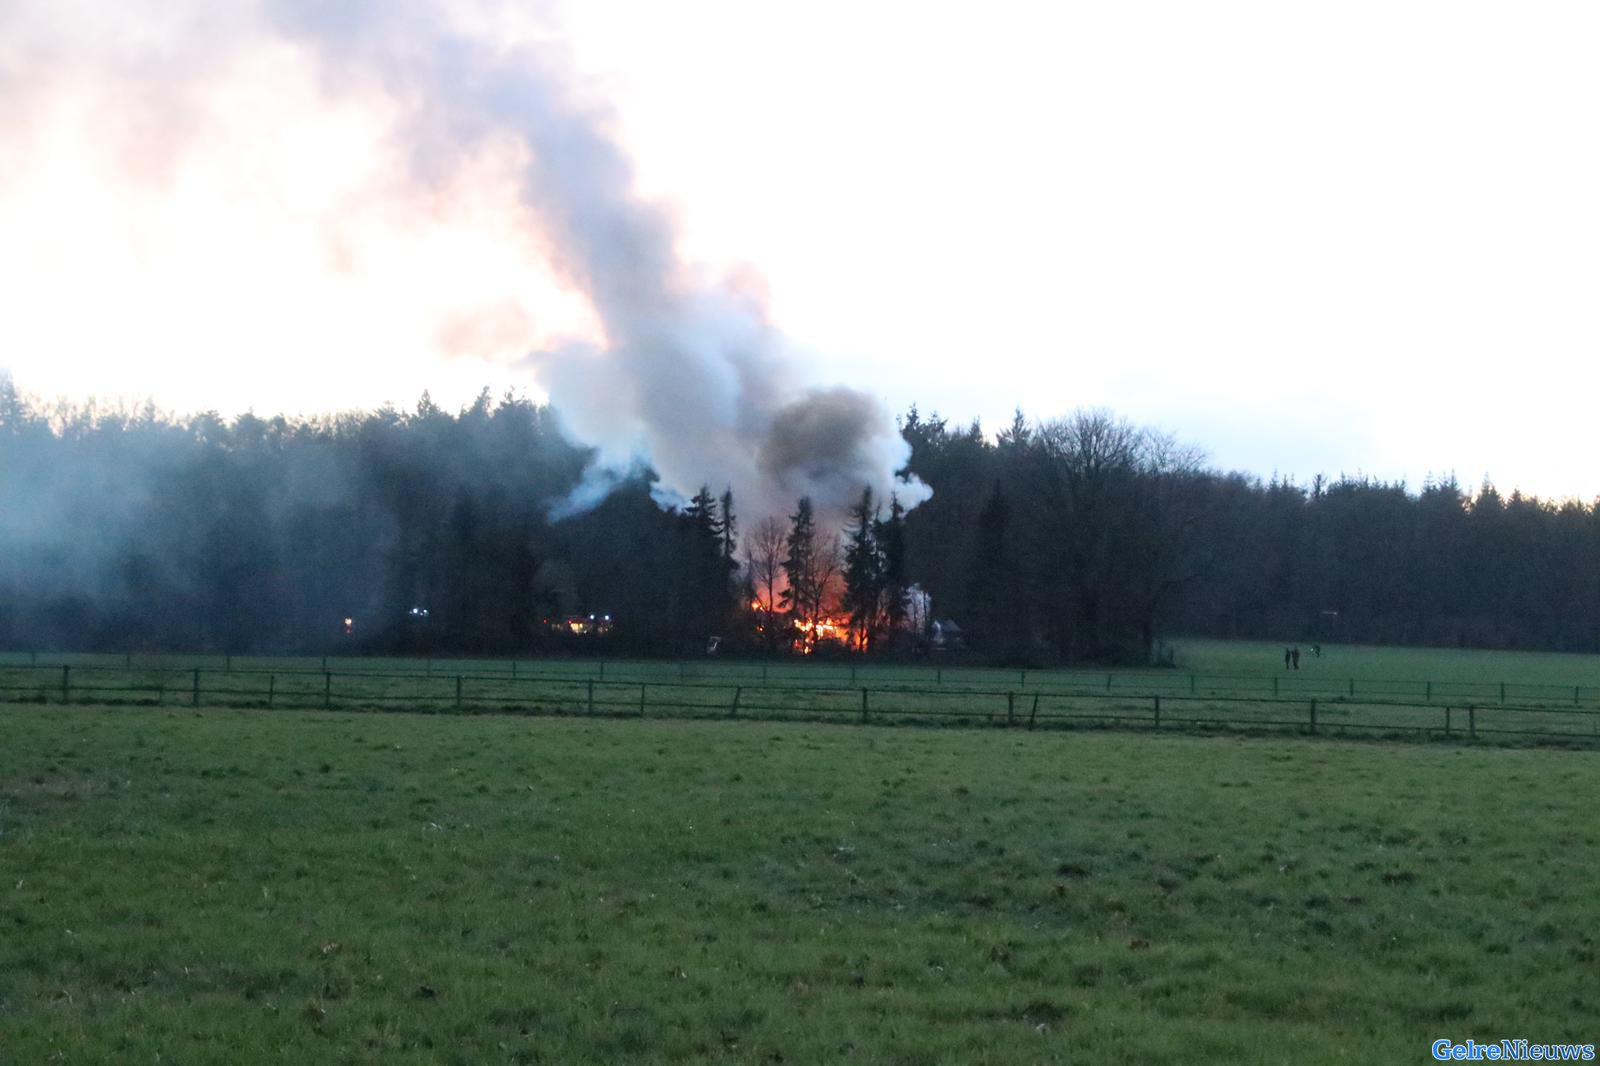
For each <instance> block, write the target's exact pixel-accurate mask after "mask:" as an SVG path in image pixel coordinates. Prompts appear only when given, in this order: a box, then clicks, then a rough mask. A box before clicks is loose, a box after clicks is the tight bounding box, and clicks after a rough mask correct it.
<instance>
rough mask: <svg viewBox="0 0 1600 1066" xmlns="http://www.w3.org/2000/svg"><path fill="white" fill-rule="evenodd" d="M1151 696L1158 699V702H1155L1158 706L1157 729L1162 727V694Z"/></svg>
mask: <svg viewBox="0 0 1600 1066" xmlns="http://www.w3.org/2000/svg"><path fill="white" fill-rule="evenodd" d="M1150 698H1151V699H1153V700H1155V701H1156V704H1155V706H1156V725H1155V727H1156V728H1157V729H1160V728H1161V697H1160V696H1151V697H1150Z"/></svg>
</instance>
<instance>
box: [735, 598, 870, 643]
mask: <svg viewBox="0 0 1600 1066" xmlns="http://www.w3.org/2000/svg"><path fill="white" fill-rule="evenodd" d="M750 610H751V612H752V613H753V614H754V615H755V616H756V618H755V627H756V632H757V633H765V632H766V631H767V626H768V625H769V624H774V623H776V624H777V625H779V626H780V628H781V627H783V626H785V625H786V626H787V627H788V629H789V630H792V631H793V633H794V640H793V646H794V650H795V651H797V652H799V653H800V654H802V655H810V654H811V652H812V651H813V650H814V649H815V648H816V646H817V645H818V644H820V643H822V642H823V641H829V640H833V641H839V642H840V643H844V644H849V645H850V646H852V647H854V646H855V634H854V633H853V632H852V631H851V629H850V620H849V619H848V618H844V617H840V616H836V615H821V616H819V617H817V618H815V619H810V618H796V619H793V620H792V621H791V620H788V619H787V618H786V617H785V616H784V612H783V611H782V609H781V608H775V607H773V606H772V605H770V604H766V603H762V602H761V601H760V600H759V599H754V600H751V601H750Z"/></svg>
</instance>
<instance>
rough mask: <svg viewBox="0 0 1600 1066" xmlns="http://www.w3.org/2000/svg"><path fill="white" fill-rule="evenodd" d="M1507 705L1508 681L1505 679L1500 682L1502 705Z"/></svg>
mask: <svg viewBox="0 0 1600 1066" xmlns="http://www.w3.org/2000/svg"><path fill="white" fill-rule="evenodd" d="M1505 705H1506V683H1505V682H1504V681H1502V682H1500V706H1502V707H1504V706H1505Z"/></svg>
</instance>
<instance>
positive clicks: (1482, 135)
mask: <svg viewBox="0 0 1600 1066" xmlns="http://www.w3.org/2000/svg"><path fill="white" fill-rule="evenodd" d="M315 6H316V5H314V4H311V3H309V0H297V2H285V3H277V2H271V0H256V2H254V3H245V2H241V3H238V4H236V5H227V11H226V12H224V13H220V14H219V13H218V11H216V10H209V9H213V8H217V5H212V4H191V5H184V4H182V3H155V2H145V0H129V2H127V3H120V4H117V5H105V4H102V3H92V2H77V3H74V2H69V0H21V2H18V0H10V2H8V0H0V367H3V368H6V369H9V370H10V371H11V372H12V373H13V375H14V376H15V378H16V380H17V383H18V384H19V385H20V386H21V387H22V388H24V389H25V390H27V391H30V392H33V393H37V394H42V395H44V396H47V397H54V396H57V395H65V396H69V397H74V398H81V397H83V396H85V395H87V394H89V393H91V392H93V393H97V394H99V395H100V396H102V397H106V396H124V397H144V396H150V397H152V398H154V399H155V400H156V401H157V402H158V403H159V404H161V405H163V406H168V407H175V408H179V409H194V408H203V407H214V408H217V409H220V410H221V411H223V412H224V413H234V412H238V411H241V410H244V409H246V408H252V407H253V408H254V409H255V410H257V411H258V412H269V411H277V410H280V409H288V410H298V411H306V410H324V409H336V408H347V407H352V406H372V405H376V404H378V403H382V402H384V401H394V402H395V403H397V404H399V405H401V406H410V405H411V404H412V403H413V402H414V401H415V398H416V396H417V395H418V394H419V393H420V392H421V390H422V389H424V388H431V389H432V391H433V393H434V395H435V397H436V398H438V399H440V400H442V401H443V402H445V403H447V404H451V405H456V404H460V403H463V402H465V401H466V400H467V399H469V398H470V396H471V395H472V394H474V393H475V392H476V391H477V389H478V388H479V387H480V386H482V385H485V384H487V385H490V386H491V387H494V388H496V389H497V390H498V389H499V388H502V387H504V386H506V385H515V386H519V387H523V388H525V389H527V390H528V392H529V393H530V394H533V395H535V396H538V395H542V388H541V385H540V382H539V380H538V376H537V374H538V371H537V364H530V363H529V362H528V361H527V359H526V358H525V357H526V355H527V353H528V352H529V351H532V350H536V349H542V348H545V347H548V346H551V345H553V344H558V343H561V342H562V341H563V340H564V339H570V338H572V337H582V336H585V335H588V334H592V333H593V332H594V331H595V330H596V328H597V326H596V321H595V315H594V314H593V313H592V310H591V308H590V307H589V306H588V303H587V301H586V300H585V298H583V297H582V296H581V295H579V294H576V293H574V292H572V291H569V290H568V287H567V286H565V285H564V284H563V282H562V281H561V277H562V272H561V270H560V269H559V264H557V265H554V266H553V265H552V264H551V263H549V262H547V256H546V254H545V252H544V251H543V249H545V248H546V247H547V242H546V241H545V240H543V239H542V237H541V234H539V233H538V232H537V231H536V230H537V227H536V226H535V225H534V224H533V223H532V222H530V218H529V213H528V211H527V210H526V207H525V205H524V204H523V203H521V202H520V201H519V196H521V195H523V192H524V190H521V189H519V186H518V178H517V173H516V170H517V166H518V161H517V158H516V153H515V151H514V150H512V149H510V148H506V147H505V146H500V147H498V148H497V147H494V146H490V147H488V148H486V149H485V150H483V151H481V152H475V153H474V154H473V155H472V156H471V158H466V159H456V160H450V161H449V163H448V166H446V165H445V164H443V163H441V164H440V165H439V175H438V176H437V179H436V180H432V181H429V182H427V183H423V184H418V183H417V182H416V181H414V180H411V179H409V178H408V179H405V180H402V179H401V178H400V177H398V176H397V172H398V170H399V169H400V168H398V167H397V166H396V162H395V153H396V152H397V151H400V150H401V149H399V148H397V146H396V143H395V137H394V131H395V127H396V121H397V120H396V116H397V115H398V114H400V113H402V112H403V111H404V110H405V108H406V107H407V106H408V105H407V101H406V99H405V88H404V84H403V83H401V85H400V87H399V88H397V87H396V83H395V82H393V81H390V82H388V83H386V84H385V85H384V86H381V87H376V86H372V85H365V84H355V87H354V88H352V86H351V85H347V84H343V83H342V82H341V78H340V77H339V76H337V71H338V69H339V65H338V64H329V63H328V62H326V57H323V59H322V60H321V61H318V60H317V59H315V58H314V57H312V56H310V55H308V54H307V51H306V48H305V46H304V44H303V42H302V41H299V40H296V39H294V38H293V37H292V36H285V35H284V33H283V32H282V29H281V20H279V19H278V18H277V17H276V16H277V14H278V13H279V9H297V8H306V7H315ZM357 6H359V5H357ZM442 10H443V11H444V12H445V17H447V18H448V20H449V21H450V25H451V26H452V27H453V29H452V32H457V33H461V34H464V35H468V36H471V37H474V38H475V39H478V40H480V41H482V42H486V43H487V44H488V45H489V46H491V47H499V46H500V45H502V44H509V43H511V42H516V41H524V40H538V41H542V42H545V43H546V44H547V45H548V44H549V43H550V42H555V43H556V45H557V46H558V47H559V48H560V49H562V50H564V51H565V52H566V53H567V54H568V55H569V57H570V64H571V67H572V70H573V75H572V76H573V78H574V84H575V85H576V86H577V88H578V91H580V92H581V93H582V94H583V95H584V96H585V97H586V98H588V99H590V100H592V101H593V102H594V103H595V104H596V105H597V106H603V107H604V108H606V109H609V111H610V114H611V118H610V128H611V129H612V131H613V132H614V135H615V137H616V138H617V140H618V141H619V142H620V143H621V144H622V145H623V147H624V148H625V149H626V151H627V152H628V154H629V155H630V156H631V158H632V160H633V163H634V167H635V179H636V182H637V186H638V190H639V192H640V194H641V195H642V196H643V197H645V198H646V199H651V200H657V201H660V202H662V203H664V204H666V205H667V206H668V207H669V209H670V211H671V213H672V216H673V217H674V218H675V219H676V221H677V225H678V247H679V250H680V252H681V253H682V255H683V256H684V257H685V259H687V260H688V261H690V262H691V263H693V264H696V266H697V269H699V270H701V271H703V272H704V273H705V274H706V275H707V276H718V277H727V278H731V279H733V282H734V283H735V285H736V286H738V287H740V288H741V289H742V290H743V291H750V292H758V293H759V292H761V291H764V292H765V295H766V300H767V308H768V311H767V313H768V315H769V316H770V319H771V321H772V323H773V324H774V325H775V326H776V327H777V328H779V329H780V330H781V331H782V332H783V334H784V335H786V336H787V338H788V344H789V345H790V346H791V347H792V348H794V349H796V350H798V351H799V352H800V353H802V354H803V356H804V362H805V364H806V365H807V366H808V367H809V372H810V373H811V374H812V376H813V380H814V382H815V383H833V382H843V383H847V384H851V385H854V386H857V387H858V388H861V389H864V390H866V391H868V392H870V393H873V394H875V395H877V396H879V397H881V398H882V399H883V400H885V401H886V402H887V403H888V404H889V405H890V406H891V407H893V408H894V409H897V410H901V409H904V408H905V407H906V406H907V405H908V404H910V403H912V402H916V403H918V404H920V405H921V407H922V408H923V409H924V411H927V410H931V409H937V410H939V411H940V412H942V413H944V414H946V415H948V416H951V417H952V418H954V419H956V420H958V421H961V422H965V421H966V420H968V419H970V418H973V417H979V418H981V419H982V420H983V422H984V424H985V425H986V426H987V427H990V428H998V427H999V426H1000V425H1001V424H1002V423H1004V422H1006V421H1009V418H1010V413H1011V411H1012V409H1013V408H1015V407H1018V406H1020V407H1021V408H1022V409H1023V410H1024V411H1025V412H1026V413H1027V414H1028V415H1030V416H1032V417H1049V416H1054V415H1058V414H1063V413H1066V412H1068V411H1070V410H1072V409H1073V408H1075V407H1078V406H1084V405H1106V406H1109V407H1111V408H1113V409H1115V410H1116V411H1117V412H1119V413H1121V414H1124V415H1126V416H1127V417H1129V418H1131V419H1133V420H1135V421H1138V422H1143V423H1150V424H1154V425H1157V426H1159V427H1161V428H1164V429H1167V430H1169V431H1172V432H1174V433H1176V434H1177V435H1179V436H1180V437H1182V438H1184V439H1186V440H1188V441H1191V442H1193V443H1196V444H1198V445H1200V446H1201V447H1203V448H1205V449H1206V450H1207V451H1208V453H1209V454H1210V456H1211V459H1212V461H1213V462H1214V463H1215V464H1217V465H1220V466H1225V467H1230V468H1242V469H1247V470H1250V471H1253V472H1256V473H1258V474H1261V475H1263V476H1266V475H1270V474H1272V473H1274V472H1278V473H1284V474H1292V475H1295V476H1297V477H1299V478H1300V479H1301V480H1307V479H1309V477H1310V476H1311V475H1312V474H1314V473H1316V472H1318V471H1322V472H1326V473H1329V474H1338V473H1339V472H1349V473H1355V472H1357V471H1363V472H1367V473H1370V474H1374V475H1378V476H1381V477H1386V478H1394V477H1404V478H1407V479H1408V480H1409V481H1410V482H1411V484H1412V485H1413V486H1416V485H1417V484H1419V483H1420V482H1421V480H1422V478H1423V477H1424V476H1425V475H1427V474H1429V473H1430V472H1431V473H1442V472H1450V471H1454V472H1455V473H1456V474H1457V475H1458V476H1459V477H1460V479H1461V480H1462V481H1464V482H1466V483H1468V484H1470V485H1475V484H1476V483H1477V482H1478V480H1479V479H1480V478H1482V477H1483V476H1484V475H1485V474H1489V475H1491V476H1492V477H1493V478H1494V480H1495V481H1496V482H1497V483H1498V484H1499V485H1500V486H1501V488H1502V489H1504V490H1509V489H1510V488H1512V487H1514V486H1521V487H1522V488H1524V489H1525V490H1527V491H1532V492H1536V493H1539V494H1542V495H1547V496H1557V497H1564V496H1568V495H1579V496H1582V497H1584V498H1586V499H1587V498H1593V497H1595V496H1596V495H1600V448H1596V447H1595V445H1594V441H1595V436H1596V434H1595V430H1594V428H1593V426H1594V417H1593V413H1594V412H1595V411H1596V409H1597V407H1600V391H1597V389H1596V388H1595V386H1596V384H1597V377H1600V374H1597V372H1596V370H1595V366H1596V362H1597V357H1600V194H1597V193H1596V190H1597V189H1600V137H1597V136H1596V129H1597V128H1600V122H1597V120H1600V64H1596V63H1595V62H1594V59H1593V57H1594V56H1595V55H1596V54H1600V7H1596V6H1595V5H1594V4H1592V3H1589V2H1550V3H1538V4H1523V5H1513V4H1507V3H1497V4H1483V3H1472V2H1463V0H1451V2H1437V3H1435V2H1427V3H1423V2H1412V0H1386V2H1383V3H1363V2H1341V3H1336V4H1335V3H1327V4H1284V3H1272V2H1262V3H1241V2H1236V0H1218V2H1215V3H1208V4H1193V3H1181V2H1175V3H1139V2H1119V3H1094V4H1077V3H1063V4H1055V5H1042V4H1038V3H1032V2H1020V0H991V2H989V3H986V4H983V5H975V4H963V5H940V4H933V5H930V4H926V3H918V4H911V3H907V4H888V3H873V2H870V0H850V2H844V0H812V2H808V3H806V4H786V5H777V4H765V3H752V2H750V0H743V2H733V0H678V2H676V3H672V4H646V3H629V2H624V0H584V2H583V3H576V2H574V3H569V4H558V5H550V4H533V3H525V4H524V3H474V2H471V0H460V2H455V3H447V4H445V5H443V8H442ZM348 46H349V47H350V48H351V49H352V59H351V66H352V68H353V69H359V62H358V57H357V56H356V55H355V53H358V52H361V51H362V50H363V48H364V46H365V45H364V42H362V41H361V40H360V39H359V37H352V38H351V39H350V40H349V42H348ZM330 70H332V71H334V72H335V73H333V74H330ZM352 81H353V82H355V81H358V79H354V78H353V79H352ZM407 150H409V151H411V152H412V153H413V154H415V152H416V146H415V145H414V144H413V145H411V146H410V147H409V148H408V149H407ZM412 162H413V163H414V160H413V161H412Z"/></svg>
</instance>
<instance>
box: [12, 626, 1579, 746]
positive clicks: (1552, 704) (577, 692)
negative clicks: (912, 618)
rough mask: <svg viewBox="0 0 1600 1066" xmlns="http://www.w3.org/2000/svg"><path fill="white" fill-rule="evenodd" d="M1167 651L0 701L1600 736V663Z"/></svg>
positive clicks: (478, 673)
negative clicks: (1107, 657) (1131, 664)
mask: <svg viewBox="0 0 1600 1066" xmlns="http://www.w3.org/2000/svg"><path fill="white" fill-rule="evenodd" d="M1172 647H1173V648H1174V650H1176V651H1177V652H1178V653H1179V654H1178V662H1179V663H1180V664H1181V666H1182V667H1183V668H1182V669H1165V670H1162V669H1145V670H1121V671H1117V670H1110V671H1107V670H1028V671H1024V670H998V669H984V668H973V667H958V666H950V665H940V664H933V665H929V664H921V665H907V664H894V663H887V664H886V663H879V662H871V661H867V662H860V663H829V662H796V661H792V660H791V661H783V662H774V663H761V662H751V661H741V660H727V659H721V660H718V659H707V660H700V661H694V662H668V661H637V660H635V661H627V660H593V659H591V660H537V661H515V662H513V661H511V660H404V659H338V658H332V659H329V660H327V665H328V670H329V671H331V673H326V672H324V671H323V670H322V668H321V667H322V663H323V660H321V659H311V658H289V657H284V658H265V657H243V656H233V657H226V658H225V657H220V656H210V657H163V658H160V659H147V658H141V657H137V656H134V657H128V658H124V657H122V656H67V657H53V656H45V657H44V658H45V659H46V660H49V662H48V663H41V664H39V665H29V664H28V663H29V660H30V659H32V658H33V657H32V656H28V655H26V654H22V655H19V654H17V653H11V654H10V655H9V656H6V657H0V699H7V698H9V699H11V700H15V701H25V700H31V701H38V702H54V703H60V702H77V703H93V702H105V703H112V702H115V703H128V704H138V705H153V706H188V705H199V704H201V703H206V704H209V705H214V706H235V707H261V708H268V709H284V708H301V709H305V708H323V709H386V710H393V709H407V710H428V711H433V712H439V713H456V712H472V711H493V710H511V711H517V712H522V713H560V714H585V715H596V714H598V715H613V716H615V715H630V716H638V717H718V718H720V717H730V716H735V715H740V716H744V717H758V718H766V719H789V720H795V719H812V720H816V719H822V718H826V719H833V720H857V719H860V718H861V717H862V715H863V699H865V701H866V707H865V712H866V716H867V717H868V718H869V719H870V720H872V721H875V722H920V723H923V724H932V723H940V724H951V723H959V724H968V725H970V724H980V723H981V724H995V723H999V722H1010V723H1017V724H1028V725H1030V726H1031V725H1038V726H1041V727H1045V728H1054V727H1058V726H1066V725H1071V726H1082V725H1108V724H1111V725H1118V726H1121V727H1125V728H1137V729H1150V730H1154V729H1156V728H1158V727H1159V728H1166V729H1174V728H1188V729H1197V728H1199V729H1209V730H1215V729H1233V730H1241V729H1242V730H1247V731H1262V730H1273V731H1279V732H1283V731H1290V732H1310V731H1313V729H1312V725H1313V713H1314V714H1315V725H1316V731H1321V732H1331V733H1334V734H1336V735H1345V736H1358V735H1360V736H1382V737H1402V736H1406V737H1453V736H1455V735H1457V734H1471V735H1474V736H1476V737H1477V738H1479V739H1483V740H1490V739H1493V740H1496V741H1502V742H1507V741H1509V742H1518V743H1521V742H1528V741H1532V742H1535V743H1579V744H1594V743H1596V742H1600V666H1597V664H1600V657H1595V656H1577V655H1539V654H1528V653H1496V652H1458V651H1448V650H1446V651H1439V650H1415V649H1405V650H1398V651H1397V650H1394V649H1385V648H1355V647H1340V646H1329V647H1327V648H1325V649H1324V655H1323V656H1322V657H1321V658H1316V657H1313V656H1311V655H1309V654H1307V655H1305V656H1303V657H1302V660H1301V669H1299V670H1293V671H1290V670H1285V669H1284V668H1283V665H1282V648H1281V647H1280V646H1278V645H1267V644H1247V643H1238V642H1206V641H1196V642H1184V643H1181V644H1177V645H1173V646H1172ZM1307 651H1309V649H1307ZM58 659H59V661H57V660H58ZM1496 678H1498V679H1499V680H1494V679H1496ZM1569 682H1570V683H1569ZM1585 682H1593V683H1589V684H1585ZM197 684H198V688H197V687H196V686H197ZM63 697H65V700H64V699H63ZM1158 698H1159V699H1158ZM1313 704H1315V707H1314V706H1313Z"/></svg>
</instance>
